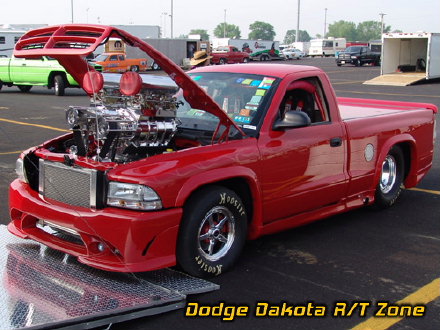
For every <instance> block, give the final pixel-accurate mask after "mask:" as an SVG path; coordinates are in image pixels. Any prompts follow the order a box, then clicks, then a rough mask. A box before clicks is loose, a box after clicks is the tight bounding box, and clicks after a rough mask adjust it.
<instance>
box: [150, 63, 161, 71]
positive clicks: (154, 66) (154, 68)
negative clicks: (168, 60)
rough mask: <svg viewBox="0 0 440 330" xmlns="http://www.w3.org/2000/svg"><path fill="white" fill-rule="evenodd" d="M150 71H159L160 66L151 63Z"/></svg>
mask: <svg viewBox="0 0 440 330" xmlns="http://www.w3.org/2000/svg"><path fill="white" fill-rule="evenodd" d="M151 67H152V69H153V70H154V71H157V70H160V66H159V64H157V63H156V62H153V64H152V65H151Z"/></svg>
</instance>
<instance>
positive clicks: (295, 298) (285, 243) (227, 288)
mask: <svg viewBox="0 0 440 330" xmlns="http://www.w3.org/2000/svg"><path fill="white" fill-rule="evenodd" d="M288 63H290V64H291V65H301V64H304V65H314V66H318V67H321V68H323V69H324V70H325V71H326V72H327V74H328V75H329V77H330V80H331V82H332V84H333V86H334V89H335V91H336V94H337V96H343V97H360V98H371V99H385V100H396V101H414V102H425V103H433V104H435V105H437V106H438V107H439V108H440V82H438V81H434V82H425V83H421V84H417V85H414V86H407V87H390V86H371V85H363V84H362V82H364V81H365V80H369V79H371V78H373V77H376V76H378V75H379V72H380V68H379V67H371V66H363V67H354V66H343V67H337V66H336V64H335V62H334V59H332V58H324V59H321V58H315V59H302V60H299V61H296V60H293V61H289V62H288ZM52 94H53V92H52V91H50V90H47V89H44V88H33V89H32V90H31V92H30V93H27V94H24V93H21V92H19V91H18V89H17V88H14V87H13V88H8V87H3V89H2V91H1V92H0V223H1V224H7V223H8V221H9V220H8V210H7V203H8V202H7V199H8V197H7V196H8V185H9V183H10V182H11V181H12V180H13V179H14V178H15V173H14V168H15V160H16V158H17V157H18V155H19V152H20V151H21V150H24V149H26V148H28V147H31V146H33V145H36V144H39V143H40V142H42V141H45V140H47V139H49V138H52V137H55V136H58V135H60V134H62V133H63V132H64V131H65V130H66V129H67V126H66V124H65V118H64V109H65V108H66V107H67V106H69V105H87V104H88V103H89V101H88V98H87V97H86V96H85V94H84V93H83V92H82V91H81V90H79V89H68V90H67V91H66V96H63V97H56V96H54V95H52ZM29 124H31V126H29ZM439 131H440V125H437V136H438V137H439V136H440V135H439ZM439 155H440V146H439V141H438V139H437V142H436V146H435V159H434V165H433V168H432V169H431V171H430V172H429V173H428V175H427V176H426V177H425V178H424V179H423V181H422V182H421V183H420V185H419V186H418V190H406V191H404V192H403V193H402V194H401V196H400V197H399V200H398V201H397V203H396V205H395V206H393V207H392V208H389V209H387V210H384V211H380V212H378V211H373V210H371V209H370V208H364V209H359V210H356V211H352V212H349V213H345V214H342V215H338V216H334V217H331V218H329V219H325V220H322V221H318V222H315V223H312V224H310V225H307V226H304V227H300V228H296V229H292V230H289V231H285V232H282V233H279V234H274V235H270V236H266V237H262V238H259V239H257V240H255V241H250V242H248V243H247V244H246V247H245V250H244V253H243V255H242V257H241V258H240V260H239V262H238V264H237V266H236V267H235V268H234V269H233V270H231V271H229V272H228V273H225V274H222V275H221V276H220V277H217V278H214V279H212V282H215V283H217V284H219V285H220V287H221V288H220V290H219V291H215V292H210V293H206V294H203V295H197V296H192V297H191V296H190V297H188V299H187V301H188V303H191V302H198V303H199V304H200V305H204V306H206V305H209V306H213V307H214V306H219V308H218V309H217V311H220V306H223V314H222V315H223V316H206V317H192V316H185V312H186V311H187V309H186V308H185V309H181V310H177V311H174V312H169V313H166V314H161V315H157V316H152V317H147V318H142V319H136V320H133V321H129V322H123V323H118V324H113V325H112V326H111V329H147V328H148V329H201V328H205V329H208V328H209V329H219V328H228V329H243V328H248V329H255V330H256V329H275V328H278V329H306V330H307V329H326V330H329V329H352V328H356V327H357V328H356V329H361V328H364V329H366V328H368V327H370V328H371V329H379V328H380V329H394V330H397V329H402V330H403V329H405V330H407V329H424V330H429V329H440V299H439V291H440V288H439V285H438V281H439V278H440V222H439V219H440V207H439V206H440V180H439V177H440V161H439ZM427 297H428V298H427ZM423 299H426V300H427V301H426V302H425V303H424V304H423V306H422V307H424V312H423V315H424V316H423V317H420V316H417V315H412V316H409V317H405V318H398V319H396V318H387V317H382V318H371V316H372V315H373V313H375V312H377V311H378V309H379V307H380V306H383V305H381V304H385V303H389V304H391V305H392V306H398V305H402V304H403V305H411V306H412V305H417V304H418V302H421V301H423ZM283 304H285V305H283ZM234 306H236V307H237V306H242V307H243V306H244V307H246V306H247V307H248V309H247V310H248V312H247V313H243V314H246V316H237V315H236V316H235V317H234V320H233V321H227V320H222V319H223V318H227V317H225V315H226V314H225V313H226V312H225V308H224V307H229V309H228V313H231V312H232V311H235V312H237V308H238V307H237V308H235V309H234V308H233V307H234ZM289 307H291V309H289ZM283 308H284V312H285V313H284V315H281V314H282V311H283ZM206 310H207V309H206V308H205V311H206ZM290 310H292V311H294V312H295V313H297V315H293V316H289V311H290ZM391 310H393V311H395V310H397V307H394V309H390V311H391ZM188 311H189V312H191V310H188ZM242 311H243V310H242ZM277 311H278V316H275V315H276V314H277ZM350 311H351V314H350V313H349V312H350ZM412 312H413V313H416V311H415V310H412ZM220 314H221V313H220ZM416 314H417V313H416Z"/></svg>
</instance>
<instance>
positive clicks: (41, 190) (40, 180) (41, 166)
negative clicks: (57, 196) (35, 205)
mask: <svg viewBox="0 0 440 330" xmlns="http://www.w3.org/2000/svg"><path fill="white" fill-rule="evenodd" d="M38 171H39V172H38V173H39V174H38V194H39V195H40V198H42V199H44V160H43V159H41V158H40V159H39V161H38Z"/></svg>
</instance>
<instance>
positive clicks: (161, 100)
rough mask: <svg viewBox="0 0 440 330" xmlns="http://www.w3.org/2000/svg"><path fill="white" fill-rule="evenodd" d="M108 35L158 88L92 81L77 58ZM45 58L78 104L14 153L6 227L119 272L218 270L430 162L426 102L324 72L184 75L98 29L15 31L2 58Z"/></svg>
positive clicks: (133, 79) (408, 178)
mask: <svg viewBox="0 0 440 330" xmlns="http://www.w3.org/2000/svg"><path fill="white" fill-rule="evenodd" d="M110 37H119V38H121V39H123V40H124V42H125V43H126V44H128V45H132V46H137V47H138V48H140V49H141V50H143V51H144V52H146V53H147V54H148V56H150V57H151V58H153V60H154V61H155V62H156V63H158V64H159V65H160V66H161V68H162V69H163V70H164V71H165V72H166V73H167V74H168V76H169V77H164V76H162V77H159V76H153V75H148V74H142V75H141V74H139V73H137V72H126V73H124V74H122V75H121V74H104V75H103V74H101V73H99V72H96V71H93V70H92V69H91V68H90V67H89V66H88V65H87V63H86V62H85V60H84V57H85V55H87V54H88V53H90V52H92V51H93V50H94V49H95V48H96V47H97V46H98V45H100V44H102V43H103V42H105V40H107V39H108V38H110ZM42 55H45V56H52V57H54V58H56V59H57V60H58V61H59V62H60V63H61V64H62V65H63V66H64V67H65V68H66V70H67V71H68V72H69V73H70V74H71V75H72V76H73V77H74V78H75V80H76V81H78V82H81V85H82V87H83V88H84V90H85V91H86V92H87V93H88V94H89V95H90V96H91V99H92V105H91V106H89V107H78V106H71V107H69V108H68V109H67V110H66V119H67V124H68V125H69V127H70V129H71V130H72V132H71V133H68V134H65V135H63V136H60V137H58V138H55V139H53V140H50V141H47V142H44V143H43V144H41V145H39V146H36V147H33V148H31V149H29V150H27V151H25V152H23V153H22V154H21V156H20V158H19V159H18V160H17V166H16V171H17V174H18V179H16V180H15V181H13V182H12V184H11V186H10V216H11V222H10V224H9V225H8V229H9V230H10V231H11V232H12V233H13V234H15V235H17V236H19V237H22V238H30V239H34V240H36V241H39V242H41V243H43V244H46V245H47V246H49V247H52V248H54V249H57V250H60V251H63V252H65V253H68V254H71V255H73V256H76V257H77V258H78V260H79V261H80V262H82V263H84V264H87V265H90V266H93V267H96V268H100V269H104V270H109V271H119V272H139V271H149V270H154V269H159V268H163V267H168V266H173V265H176V264H178V265H180V266H181V267H182V268H183V269H184V270H185V271H186V272H188V273H190V274H193V275H196V276H201V277H206V276H213V275H219V274H221V273H222V272H224V271H226V270H228V269H230V268H231V266H232V265H233V264H234V262H236V261H237V259H238V257H239V255H240V253H241V250H242V248H243V245H244V243H245V241H246V239H255V238H257V237H259V236H262V235H266V234H270V233H275V232H277V231H281V230H285V229H288V228H292V227H295V226H299V225H303V224H306V223H309V222H311V221H313V220H317V219H322V218H325V217H329V216H331V215H334V214H338V213H341V212H345V211H348V210H351V209H354V208H358V207H361V206H364V205H370V204H373V205H375V206H376V207H377V208H385V207H389V206H391V205H393V204H394V202H395V201H396V199H397V197H398V196H399V194H400V192H401V189H402V186H405V187H413V186H415V185H417V183H418V182H419V181H420V180H421V179H422V178H423V176H424V175H425V174H426V173H427V172H428V170H429V169H430V167H431V164H432V158H433V146H434V139H435V136H434V132H435V114H436V113H437V108H436V107H435V106H434V105H432V104H422V103H404V102H390V101H377V100H366V99H352V98H336V96H335V93H334V91H333V89H332V87H331V85H330V82H329V79H328V77H327V76H326V74H325V73H324V72H323V71H322V70H320V69H318V68H315V67H309V66H298V65H295V66H293V65H284V64H280V65H273V64H271V65H267V64H246V65H242V64H237V65H230V66H210V67H203V68H198V69H195V70H192V71H190V72H188V73H187V74H186V73H184V72H183V71H182V70H181V69H180V68H179V67H178V66H177V65H175V64H174V63H172V62H171V61H170V60H168V59H167V58H166V57H165V56H163V55H162V54H161V53H159V52H157V51H156V50H155V49H154V48H152V47H150V46H149V45H148V44H147V43H145V42H143V41H141V40H140V39H138V38H136V37H134V36H131V35H129V34H128V33H126V32H124V31H122V30H119V29H116V28H113V27H106V26H98V25H61V26H54V27H47V28H42V29H38V30H34V31H30V32H28V33H27V34H26V35H24V36H23V37H22V38H21V39H20V41H19V42H18V43H17V45H16V48H15V56H17V57H24V56H26V57H32V56H36V57H37V56H42Z"/></svg>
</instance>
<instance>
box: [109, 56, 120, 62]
mask: <svg viewBox="0 0 440 330" xmlns="http://www.w3.org/2000/svg"><path fill="white" fill-rule="evenodd" d="M117 60H118V55H112V56H110V61H117Z"/></svg>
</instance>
